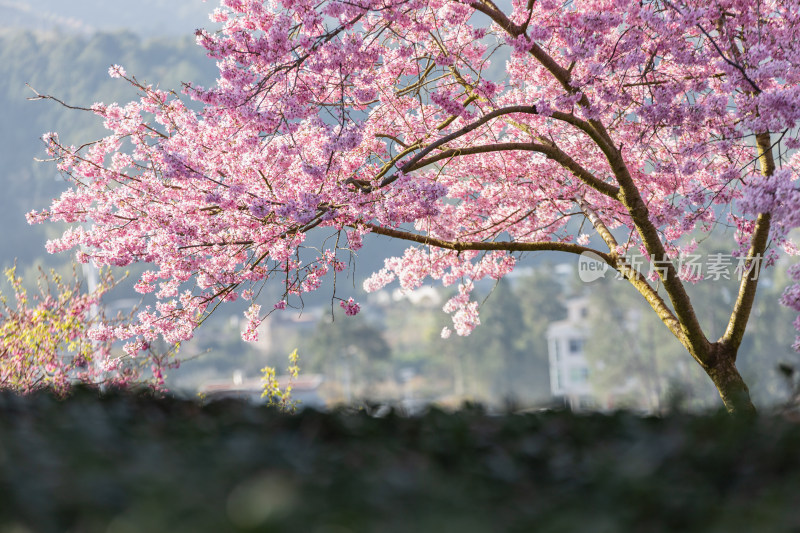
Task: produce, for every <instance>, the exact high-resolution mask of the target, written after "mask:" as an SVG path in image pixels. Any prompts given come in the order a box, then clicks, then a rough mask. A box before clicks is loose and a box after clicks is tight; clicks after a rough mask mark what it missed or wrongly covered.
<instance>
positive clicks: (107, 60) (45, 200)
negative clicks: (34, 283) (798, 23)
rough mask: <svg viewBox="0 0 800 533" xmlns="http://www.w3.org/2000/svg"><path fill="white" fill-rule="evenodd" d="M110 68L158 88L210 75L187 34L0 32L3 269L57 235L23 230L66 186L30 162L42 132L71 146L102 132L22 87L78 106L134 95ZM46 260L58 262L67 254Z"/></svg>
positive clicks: (38, 154) (39, 152) (43, 228)
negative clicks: (56, 134)
mask: <svg viewBox="0 0 800 533" xmlns="http://www.w3.org/2000/svg"><path fill="white" fill-rule="evenodd" d="M2 1H3V0H0V2H2ZM0 20H2V14H0ZM113 63H118V64H121V65H124V66H125V68H126V69H127V70H128V72H130V73H132V74H135V75H136V76H137V77H138V78H139V79H141V80H147V81H152V82H154V83H159V84H160V85H161V87H164V88H180V82H181V81H188V80H192V81H197V82H198V83H201V84H205V85H209V84H211V83H213V80H214V78H215V76H216V67H215V64H214V62H213V61H211V60H209V59H208V58H207V57H206V56H205V54H204V53H203V50H202V49H201V48H200V47H199V46H197V45H196V44H195V43H194V38H193V36H187V37H184V38H182V39H175V38H153V39H144V38H142V37H140V36H137V35H135V34H132V33H130V32H127V33H126V32H120V33H114V34H110V33H98V34H92V35H91V36H84V35H64V34H61V36H56V35H55V34H52V33H50V34H48V33H44V32H32V31H28V30H13V29H8V28H5V29H3V28H0V109H2V110H3V111H2V118H3V120H2V121H0V190H2V191H3V193H2V194H0V227H2V228H3V231H2V232H0V266H8V265H10V264H11V262H12V261H13V259H14V258H15V257H18V258H19V259H20V260H21V263H22V264H29V263H30V262H31V261H32V260H34V259H36V258H41V257H43V256H45V255H46V252H45V251H44V241H45V239H46V238H47V237H51V238H52V237H54V236H55V235H56V234H57V233H58V232H59V230H58V229H57V228H56V227H55V226H54V225H52V224H48V225H39V226H28V224H27V223H26V221H25V213H26V212H28V211H30V210H31V209H44V208H46V207H47V206H48V205H49V203H50V200H51V199H52V198H53V197H55V196H58V195H59V194H60V192H61V191H62V190H63V189H64V188H65V184H64V182H63V179H62V178H61V177H59V175H58V172H57V170H56V168H55V166H54V165H52V164H48V163H41V162H36V161H35V160H34V158H44V157H46V154H45V153H44V150H43V145H42V143H41V141H40V138H41V136H42V134H43V133H45V132H48V131H57V132H59V134H60V135H61V138H62V139H63V140H64V141H65V142H68V143H78V142H86V141H88V140H93V139H95V138H97V137H98V136H100V135H102V134H103V133H104V130H103V129H102V127H101V125H100V121H99V120H97V118H96V117H95V116H94V115H91V114H89V113H81V112H78V111H69V110H66V109H64V108H62V107H60V106H59V105H57V104H55V103H53V102H29V101H27V100H26V99H27V98H28V97H30V96H33V93H32V92H31V90H30V89H28V88H27V87H26V86H25V84H26V83H28V84H30V85H31V86H32V87H35V88H36V89H37V90H38V91H40V92H41V93H45V94H52V95H54V96H57V97H59V98H61V99H63V100H64V101H66V102H70V103H72V104H75V105H80V106H88V105H91V104H92V103H93V102H98V101H105V102H114V101H118V102H126V101H129V100H131V99H132V98H134V97H135V93H133V91H131V90H130V88H129V87H128V86H127V85H126V84H125V83H124V82H122V81H120V80H112V79H111V78H109V76H108V67H109V66H110V65H111V64H113ZM50 259H51V260H54V261H64V260H69V256H68V255H67V254H63V255H62V256H59V257H51V258H50Z"/></svg>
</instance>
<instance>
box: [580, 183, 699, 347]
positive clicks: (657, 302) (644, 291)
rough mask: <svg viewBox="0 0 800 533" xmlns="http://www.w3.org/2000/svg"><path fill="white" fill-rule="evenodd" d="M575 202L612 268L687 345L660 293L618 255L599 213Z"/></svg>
mask: <svg viewBox="0 0 800 533" xmlns="http://www.w3.org/2000/svg"><path fill="white" fill-rule="evenodd" d="M575 201H576V202H577V203H578V205H579V206H580V208H581V211H583V214H584V215H586V218H588V219H589V222H591V223H592V226H594V229H595V231H597V233H598V235H600V237H601V238H602V239H603V241H604V242H605V243H606V245H607V246H608V249H609V250H610V254H609V255H610V257H611V258H612V259H613V260H614V263H613V264H612V266H613V267H614V268H615V269H616V270H617V271H619V272H620V273H621V274H622V275H623V276H624V277H625V279H627V280H628V282H629V283H630V284H631V285H633V287H634V288H635V289H636V290H637V291H638V292H639V294H641V295H642V297H644V299H645V300H646V301H647V303H648V304H649V305H650V307H651V308H652V309H653V311H655V312H656V314H657V315H658V317H659V318H660V319H661V322H663V323H664V325H665V326H667V328H668V329H669V330H670V332H672V334H673V335H675V337H676V338H677V339H678V340H679V341H680V342H681V344H684V345H686V336H685V335H684V334H683V331H682V330H681V327H680V323H679V322H678V319H677V318H675V315H674V314H673V313H672V310H670V308H669V307H668V306H667V304H666V302H665V301H664V299H663V298H662V297H661V296H660V295H659V294H658V291H656V290H655V289H653V287H652V286H651V285H650V284H649V283H648V282H647V279H646V278H645V277H644V276H643V275H642V273H641V272H639V271H638V270H636V269H635V268H633V267H632V266H630V265H629V264H628V263H627V261H626V260H625V256H623V255H619V254H618V253H617V251H616V250H617V240H616V239H615V238H614V235H613V234H612V233H611V231H610V230H609V229H608V227H607V226H606V224H605V222H603V221H602V219H601V218H600V216H599V215H598V214H597V212H596V211H595V210H594V209H592V207H591V206H590V205H589V204H588V202H586V200H585V199H584V198H582V197H576V198H575Z"/></svg>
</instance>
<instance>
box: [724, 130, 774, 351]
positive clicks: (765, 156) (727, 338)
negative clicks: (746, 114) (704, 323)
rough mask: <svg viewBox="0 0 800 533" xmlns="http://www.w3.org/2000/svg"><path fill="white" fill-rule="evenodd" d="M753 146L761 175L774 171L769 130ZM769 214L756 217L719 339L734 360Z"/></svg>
mask: <svg viewBox="0 0 800 533" xmlns="http://www.w3.org/2000/svg"><path fill="white" fill-rule="evenodd" d="M756 145H757V146H758V159H759V162H760V163H761V174H762V175H763V176H771V175H772V174H773V173H774V172H775V160H774V158H773V155H772V141H771V139H770V134H769V133H761V134H758V135H756ZM769 227H770V215H769V213H760V214H759V215H758V216H757V217H756V225H755V229H754V230H753V235H752V236H751V237H750V250H749V251H748V252H747V257H748V259H747V261H746V262H745V265H744V267H745V268H744V270H743V272H742V273H741V276H742V281H741V283H739V294H738V296H737V297H736V303H734V305H733V311H732V312H731V317H730V319H729V320H728V327H727V328H726V329H725V334H724V335H723V336H722V337H721V338H720V339H719V342H720V343H722V344H726V345H727V346H729V347H730V348H731V349H732V353H733V357H734V360H735V359H736V353H737V351H738V349H739V346H740V345H741V344H742V338H743V337H744V332H745V328H746V327H747V321H748V320H749V318H750V312H751V311H752V309H753V302H754V301H755V298H756V288H757V287H758V274H759V271H760V270H761V259H762V258H763V257H764V252H765V251H766V249H767V241H768V238H769Z"/></svg>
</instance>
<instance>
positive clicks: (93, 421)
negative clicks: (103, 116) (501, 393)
mask: <svg viewBox="0 0 800 533" xmlns="http://www.w3.org/2000/svg"><path fill="white" fill-rule="evenodd" d="M0 434H1V435H2V439H0V531H16V532H24V531H29V532H43V533H48V532H59V533H62V532H65V531H70V532H86V533H91V532H129V531H130V532H134V531H135V532H144V531H147V532H161V531H165V532H166V531H169V532H175V533H177V532H191V533H202V532H223V531H224V532H236V531H265V532H284V531H285V532H381V533H394V532H397V533H400V532H402V533H406V532H408V531H414V532H436V533H441V532H445V533H446V532H459V533H482V532H493V533H494V532H531V531H537V532H562V531H592V532H605V531H608V532H619V531H640V532H648V531H703V532H715V531H719V532H729V531H770V532H780V531H797V530H798V528H800V515H798V514H797V512H796V509H797V506H798V504H800V495H799V494H798V492H797V490H796V487H797V486H798V483H800V454H798V453H797V449H798V447H799V446H800V425H798V424H797V423H796V422H790V421H787V420H785V419H782V418H779V417H773V416H766V415H762V416H761V417H759V418H756V419H755V420H749V421H743V420H735V419H732V418H730V417H728V416H727V415H725V414H723V413H718V414H707V415H703V416H696V415H695V416H689V415H683V414H673V415H670V416H666V417H664V418H641V417H637V416H634V415H631V414H627V413H616V414H610V415H601V414H592V415H575V414H572V413H568V412H542V413H537V414H526V415H515V414H507V415H501V416H489V415H487V414H486V413H484V412H483V411H482V410H480V409H479V408H475V407H472V408H469V407H468V408H465V409H462V410H460V411H458V412H454V413H447V412H443V411H438V410H432V411H429V412H428V413H426V414H424V415H422V416H420V417H416V418H403V417H400V416H397V415H396V414H394V413H393V412H389V413H388V414H386V413H384V414H383V416H380V417H377V416H374V413H373V414H370V410H369V409H365V410H361V411H337V412H331V413H320V412H315V411H310V410H306V411H302V412H300V413H299V414H296V415H287V414H285V413H280V412H278V411H276V410H274V409H273V410H271V409H267V408H264V407H255V406H251V405H246V404H243V403H238V402H233V401H227V402H218V403H211V404H207V405H201V404H198V403H196V402H192V401H188V400H180V399H176V398H171V397H167V398H154V397H152V395H148V394H130V393H117V392H109V393H106V394H104V395H98V393H97V392H95V391H91V390H85V389H84V390H77V391H75V393H74V394H73V395H72V396H71V397H69V398H68V399H66V400H57V399H55V398H53V397H51V396H47V395H44V394H39V395H33V396H29V397H24V398H21V397H18V396H14V395H11V394H3V395H0Z"/></svg>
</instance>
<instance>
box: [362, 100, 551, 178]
mask: <svg viewBox="0 0 800 533" xmlns="http://www.w3.org/2000/svg"><path fill="white" fill-rule="evenodd" d="M512 113H528V114H532V115H535V114H537V111H536V106H532V105H513V106H509V107H501V108H500V109H495V110H494V111H492V112H491V113H487V114H485V115H484V116H482V117H481V118H479V119H478V120H476V121H475V122H471V123H469V124H467V125H466V126H464V127H463V128H461V129H459V130H457V131H454V132H453V133H451V134H450V135H445V136H444V137H442V138H441V139H439V140H438V141H435V142H432V143H431V144H429V145H428V146H426V147H425V148H424V149H422V150H420V152H419V153H418V154H417V155H415V156H414V157H413V158H411V160H410V161H408V162H407V163H405V164H403V165H402V166H401V167H400V172H408V171H409V169H411V168H412V167H414V165H416V164H417V163H418V162H419V161H421V160H422V159H423V158H424V157H425V156H426V155H428V154H429V153H431V152H432V151H434V150H436V149H437V148H439V147H440V146H442V145H444V144H447V143H449V142H450V141H452V140H455V139H458V138H459V137H461V136H463V135H466V134H467V133H469V132H471V131H473V130H475V129H476V128H479V127H480V126H483V125H484V124H486V123H487V122H489V121H490V120H493V119H495V118H497V117H501V116H503V115H510V114H512ZM397 178H398V176H397V173H394V174H392V175H391V176H389V177H387V178H384V179H383V181H381V182H380V184H378V186H377V187H375V188H382V187H385V186H387V185H389V184H390V183H392V182H394V181H395V180H397Z"/></svg>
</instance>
